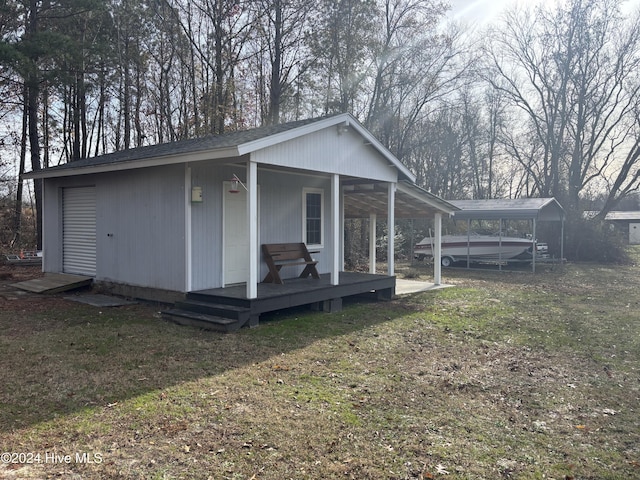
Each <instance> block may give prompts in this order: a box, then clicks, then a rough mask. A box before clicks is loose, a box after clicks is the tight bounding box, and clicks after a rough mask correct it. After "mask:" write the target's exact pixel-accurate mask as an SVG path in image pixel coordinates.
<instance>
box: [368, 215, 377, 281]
mask: <svg viewBox="0 0 640 480" xmlns="http://www.w3.org/2000/svg"><path fill="white" fill-rule="evenodd" d="M377 219H378V217H377V216H376V214H375V213H370V214H369V273H376V223H377Z"/></svg>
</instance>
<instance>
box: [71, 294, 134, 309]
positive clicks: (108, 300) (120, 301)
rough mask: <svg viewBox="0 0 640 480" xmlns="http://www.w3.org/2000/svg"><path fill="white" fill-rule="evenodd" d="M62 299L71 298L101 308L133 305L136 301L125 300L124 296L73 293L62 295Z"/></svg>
mask: <svg viewBox="0 0 640 480" xmlns="http://www.w3.org/2000/svg"><path fill="white" fill-rule="evenodd" d="M64 299H65V300H71V301H72V302H79V303H86V304H87V305H92V306H94V307H103V308H106V307H122V306H124V305H133V304H135V303H137V302H134V301H132V300H125V299H124V298H118V297H112V296H110V295H101V294H86V295H74V296H73V297H64Z"/></svg>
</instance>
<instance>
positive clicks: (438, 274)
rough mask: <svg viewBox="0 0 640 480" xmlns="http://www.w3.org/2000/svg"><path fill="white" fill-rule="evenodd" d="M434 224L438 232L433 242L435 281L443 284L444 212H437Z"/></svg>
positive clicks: (437, 283)
mask: <svg viewBox="0 0 640 480" xmlns="http://www.w3.org/2000/svg"><path fill="white" fill-rule="evenodd" d="M433 226H434V230H435V234H436V239H435V242H434V243H433V283H435V284H436V285H441V284H442V263H441V262H442V214H441V213H436V214H435V217H434V218H433Z"/></svg>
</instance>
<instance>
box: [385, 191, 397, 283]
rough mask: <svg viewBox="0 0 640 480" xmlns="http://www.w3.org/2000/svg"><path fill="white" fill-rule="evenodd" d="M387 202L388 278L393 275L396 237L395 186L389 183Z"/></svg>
mask: <svg viewBox="0 0 640 480" xmlns="http://www.w3.org/2000/svg"><path fill="white" fill-rule="evenodd" d="M387 191H388V202H387V230H388V238H387V266H388V268H387V270H388V272H387V274H388V275H389V276H393V275H395V236H396V224H395V222H396V217H395V209H396V184H395V183H393V182H389V187H388V189H387Z"/></svg>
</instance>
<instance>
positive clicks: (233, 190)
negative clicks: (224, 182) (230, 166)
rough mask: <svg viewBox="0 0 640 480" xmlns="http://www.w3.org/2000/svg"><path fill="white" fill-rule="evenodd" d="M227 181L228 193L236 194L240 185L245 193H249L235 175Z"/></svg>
mask: <svg viewBox="0 0 640 480" xmlns="http://www.w3.org/2000/svg"><path fill="white" fill-rule="evenodd" d="M229 181H230V182H231V188H230V189H229V193H238V192H239V191H240V189H239V188H238V187H239V186H240V185H242V188H244V189H245V190H246V191H247V192H248V191H249V190H248V189H247V186H246V185H245V184H244V183H242V180H240V179H239V178H238V176H237V175H236V174H235V173H234V174H233V177H232V178H231V180H229Z"/></svg>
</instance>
